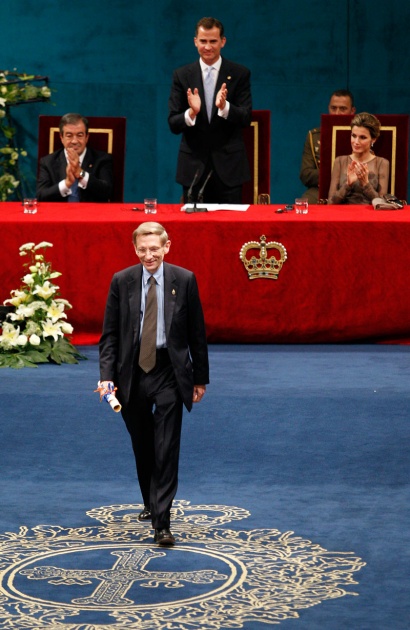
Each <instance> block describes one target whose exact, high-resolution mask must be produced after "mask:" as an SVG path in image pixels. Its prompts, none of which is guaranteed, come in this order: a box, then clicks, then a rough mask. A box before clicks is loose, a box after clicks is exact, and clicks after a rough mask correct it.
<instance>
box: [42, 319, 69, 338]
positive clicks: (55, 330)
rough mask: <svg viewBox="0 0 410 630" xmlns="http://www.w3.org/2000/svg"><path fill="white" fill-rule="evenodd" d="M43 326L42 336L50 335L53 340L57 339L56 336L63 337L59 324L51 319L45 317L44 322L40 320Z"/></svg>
mask: <svg viewBox="0 0 410 630" xmlns="http://www.w3.org/2000/svg"><path fill="white" fill-rule="evenodd" d="M41 325H42V327H43V337H44V338H46V337H52V338H53V339H54V341H58V337H59V336H60V337H64V333H63V332H62V330H61V326H60V324H59V323H58V322H57V323H54V322H52V321H51V319H46V321H45V322H42V324H41Z"/></svg>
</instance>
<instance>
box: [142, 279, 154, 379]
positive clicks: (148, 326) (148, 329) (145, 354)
mask: <svg viewBox="0 0 410 630" xmlns="http://www.w3.org/2000/svg"><path fill="white" fill-rule="evenodd" d="M149 282H150V285H151V286H150V288H149V289H148V294H147V300H146V302H145V313H144V323H143V326H142V334H141V343H140V356H139V361H138V365H139V366H140V368H141V369H142V370H144V372H150V371H151V370H152V369H153V368H154V367H155V361H156V350H157V310H158V305H157V288H156V286H155V284H156V282H155V278H154V276H151V277H150V279H149Z"/></svg>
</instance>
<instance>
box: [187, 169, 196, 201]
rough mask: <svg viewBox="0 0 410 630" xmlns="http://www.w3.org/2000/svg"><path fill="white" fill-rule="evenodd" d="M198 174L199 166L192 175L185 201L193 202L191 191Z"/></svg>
mask: <svg viewBox="0 0 410 630" xmlns="http://www.w3.org/2000/svg"><path fill="white" fill-rule="evenodd" d="M198 175H199V168H197V169H196V173H195V175H194V179H193V180H192V184H191V185H190V187H189V190H188V192H187V196H186V198H187V202H188V203H192V202H193V198H192V191H193V189H194V186H195V184H196V180H197V179H198Z"/></svg>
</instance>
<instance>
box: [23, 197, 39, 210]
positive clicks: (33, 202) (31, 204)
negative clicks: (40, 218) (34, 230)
mask: <svg viewBox="0 0 410 630" xmlns="http://www.w3.org/2000/svg"><path fill="white" fill-rule="evenodd" d="M23 208H24V214H36V212H37V199H27V198H25V199H23Z"/></svg>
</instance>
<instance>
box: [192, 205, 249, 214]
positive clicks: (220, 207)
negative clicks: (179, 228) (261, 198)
mask: <svg viewBox="0 0 410 630" xmlns="http://www.w3.org/2000/svg"><path fill="white" fill-rule="evenodd" d="M193 207H194V204H193V203H186V204H185V205H184V206H182V208H181V211H182V212H185V210H191V209H192V208H193ZM196 207H197V208H198V209H201V208H206V209H207V210H208V212H214V211H215V210H234V211H236V212H246V210H247V209H248V208H249V204H228V203H222V204H219V203H197V204H196Z"/></svg>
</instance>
